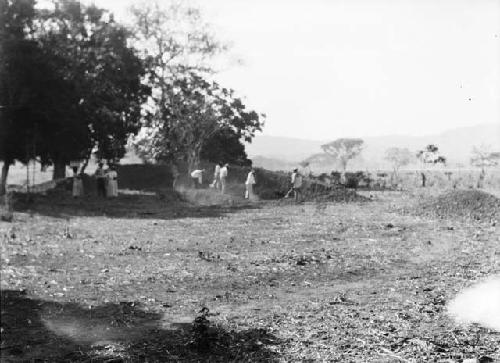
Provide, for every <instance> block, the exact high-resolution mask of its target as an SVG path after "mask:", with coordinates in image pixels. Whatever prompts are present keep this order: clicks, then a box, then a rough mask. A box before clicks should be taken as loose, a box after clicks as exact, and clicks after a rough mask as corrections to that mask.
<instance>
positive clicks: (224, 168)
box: [220, 164, 229, 194]
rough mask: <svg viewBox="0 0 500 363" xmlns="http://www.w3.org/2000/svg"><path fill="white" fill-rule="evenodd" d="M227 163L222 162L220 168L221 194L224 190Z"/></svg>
mask: <svg viewBox="0 0 500 363" xmlns="http://www.w3.org/2000/svg"><path fill="white" fill-rule="evenodd" d="M228 166H229V164H224V166H223V167H222V168H220V185H221V191H222V194H224V193H225V192H226V179H227V167H228Z"/></svg>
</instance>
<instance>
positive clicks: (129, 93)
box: [36, 0, 150, 176]
mask: <svg viewBox="0 0 500 363" xmlns="http://www.w3.org/2000/svg"><path fill="white" fill-rule="evenodd" d="M38 24H39V26H38V28H37V33H36V36H37V37H38V39H39V42H40V43H41V44H42V46H43V47H44V48H45V49H47V50H49V51H50V52H52V53H53V54H55V55H56V56H57V57H59V58H60V59H61V60H62V61H61V62H60V63H61V64H60V67H59V73H60V75H61V77H63V78H64V79H66V80H68V81H69V82H71V84H72V85H73V86H74V89H75V90H76V92H75V94H76V96H77V97H75V99H74V100H73V102H72V107H73V108H75V109H76V110H77V112H76V116H75V115H74V118H73V119H72V120H73V124H72V125H70V126H69V125H68V123H69V120H70V119H69V117H68V115H67V114H65V112H64V111H66V110H67V109H68V108H62V109H61V108H60V109H61V114H60V119H61V122H59V128H58V132H57V133H55V134H54V135H53V137H56V138H57V140H53V141H54V142H52V143H51V144H52V145H53V146H52V147H51V150H50V154H51V162H53V163H54V164H55V166H56V168H55V170H56V171H57V170H62V171H64V170H65V164H66V163H67V162H68V161H69V160H70V157H78V158H82V159H86V160H87V161H88V159H89V158H90V156H91V152H92V151H95V152H96V155H97V157H98V158H99V159H106V160H108V161H117V160H118V159H120V158H121V157H123V155H124V154H125V144H126V141H127V139H128V138H129V136H130V134H133V133H136V132H137V131H138V129H139V127H140V119H141V107H142V104H143V103H144V102H145V100H146V98H147V96H148V95H149V94H150V92H149V87H147V86H145V85H143V84H142V82H141V80H142V77H143V76H144V67H143V64H142V62H141V60H140V59H139V58H138V56H137V54H136V51H135V50H134V49H133V48H131V47H129V46H128V44H127V43H128V40H129V38H130V32H129V31H128V30H126V29H125V28H124V27H123V26H121V25H120V24H118V23H116V22H115V21H114V19H113V16H112V14H110V13H109V12H107V11H106V10H104V9H100V8H97V7H95V6H89V7H85V6H82V5H81V4H80V2H78V1H75V0H61V1H59V2H56V9H55V11H49V10H45V11H42V12H41V14H40V21H39V22H38ZM61 126H62V127H61ZM77 130H78V132H76V133H75V131H77ZM71 134H73V135H75V134H76V135H79V136H80V142H79V143H75V142H74V141H75V140H74V139H75V137H74V136H73V138H72V137H70V135H71ZM83 140H85V142H82V141H83ZM76 149H78V150H76ZM71 154H73V155H71ZM56 174H57V172H56ZM55 176H56V175H55Z"/></svg>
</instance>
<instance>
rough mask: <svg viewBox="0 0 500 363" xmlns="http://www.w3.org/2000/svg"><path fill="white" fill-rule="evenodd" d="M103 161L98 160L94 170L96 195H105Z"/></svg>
mask: <svg viewBox="0 0 500 363" xmlns="http://www.w3.org/2000/svg"><path fill="white" fill-rule="evenodd" d="M102 167H103V163H101V162H99V164H98V166H97V170H96V171H95V174H94V175H95V177H96V180H97V195H98V196H99V197H104V198H105V197H106V172H105V171H104V169H103V168H102Z"/></svg>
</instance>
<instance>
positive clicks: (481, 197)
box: [417, 190, 500, 223]
mask: <svg viewBox="0 0 500 363" xmlns="http://www.w3.org/2000/svg"><path fill="white" fill-rule="evenodd" d="M417 209H418V212H419V214H424V215H432V216H437V217H439V218H464V219H470V220H475V221H482V222H488V223H493V222H496V221H497V220H498V218H499V217H500V199H499V198H497V197H495V196H494V195H492V194H489V193H485V192H482V191H480V190H453V191H450V192H447V193H444V194H442V195H440V196H438V197H437V198H433V199H429V200H426V201H424V202H422V203H420V205H419V206H418V207H417Z"/></svg>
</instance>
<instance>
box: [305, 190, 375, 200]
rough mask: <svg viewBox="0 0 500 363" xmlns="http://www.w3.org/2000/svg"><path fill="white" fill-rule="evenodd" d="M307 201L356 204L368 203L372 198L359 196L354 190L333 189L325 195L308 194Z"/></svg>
mask: <svg viewBox="0 0 500 363" xmlns="http://www.w3.org/2000/svg"><path fill="white" fill-rule="evenodd" d="M305 199H306V200H312V201H318V202H334V203H356V202H368V201H370V198H367V197H364V196H362V195H359V194H358V193H356V192H355V191H354V190H351V189H346V188H337V189H333V190H331V191H329V192H327V193H324V194H317V195H314V194H306V195H305Z"/></svg>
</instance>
